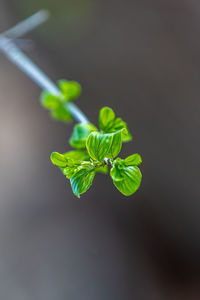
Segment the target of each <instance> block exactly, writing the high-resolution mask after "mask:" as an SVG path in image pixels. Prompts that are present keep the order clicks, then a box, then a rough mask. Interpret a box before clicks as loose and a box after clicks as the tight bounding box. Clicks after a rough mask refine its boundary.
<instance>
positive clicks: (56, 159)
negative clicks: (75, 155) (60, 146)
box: [51, 152, 68, 167]
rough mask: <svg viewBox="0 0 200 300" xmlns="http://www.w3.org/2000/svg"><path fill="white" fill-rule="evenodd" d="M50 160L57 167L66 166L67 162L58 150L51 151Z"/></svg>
mask: <svg viewBox="0 0 200 300" xmlns="http://www.w3.org/2000/svg"><path fill="white" fill-rule="evenodd" d="M51 161H52V163H53V164H54V165H56V166H58V167H66V166H67V163H68V160H67V159H66V158H65V156H64V155H63V154H60V153H58V152H52V153H51Z"/></svg>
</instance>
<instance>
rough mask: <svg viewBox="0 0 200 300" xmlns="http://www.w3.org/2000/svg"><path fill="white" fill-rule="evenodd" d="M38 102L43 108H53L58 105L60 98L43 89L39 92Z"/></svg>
mask: <svg viewBox="0 0 200 300" xmlns="http://www.w3.org/2000/svg"><path fill="white" fill-rule="evenodd" d="M40 102H41V105H42V106H43V107H44V108H47V109H55V108H57V107H59V105H60V98H59V97H57V96H55V95H52V94H50V93H48V92H46V91H44V92H42V93H41V96H40Z"/></svg>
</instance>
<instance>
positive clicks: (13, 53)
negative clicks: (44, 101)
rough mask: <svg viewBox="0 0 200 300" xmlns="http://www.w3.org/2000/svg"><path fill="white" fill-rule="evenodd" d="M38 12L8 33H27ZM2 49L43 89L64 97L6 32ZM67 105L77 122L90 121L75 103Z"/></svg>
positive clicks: (2, 37)
mask: <svg viewBox="0 0 200 300" xmlns="http://www.w3.org/2000/svg"><path fill="white" fill-rule="evenodd" d="M39 13H40V12H39ZM39 13H38V14H39ZM38 14H35V15H33V16H32V17H30V18H28V19H26V20H25V21H23V22H21V23H19V24H18V25H16V26H15V27H14V28H13V29H10V30H8V31H6V35H8V33H9V32H10V34H11V33H15V37H20V36H21V34H25V33H27V32H28V31H29V30H32V29H33V28H35V27H36V20H37V18H38ZM41 19H42V18H39V21H40V22H39V24H41ZM30 20H32V21H31V23H32V26H29V25H28V24H29V21H30ZM43 20H44V18H43ZM39 24H38V25H39ZM33 25H34V26H33ZM23 26H25V27H24V30H23ZM28 29H29V30H28ZM18 30H19V31H18ZM0 51H1V52H2V53H3V54H4V55H5V56H6V57H7V58H8V60H10V61H11V62H12V63H13V64H15V65H16V66H17V67H18V68H19V69H20V70H21V71H23V72H24V73H25V74H26V75H27V76H28V77H30V78H31V79H32V80H33V81H34V82H35V83H36V84H37V85H38V86H40V87H41V88H42V89H43V90H45V91H48V92H50V93H52V94H54V95H59V96H60V97H62V95H61V93H60V90H59V89H58V87H57V86H56V84H55V83H54V82H53V81H52V80H51V79H50V78H49V77H48V76H47V75H46V74H45V73H44V72H43V71H42V70H41V69H40V68H39V67H38V66H37V65H36V64H35V63H34V62H32V61H31V59H30V58H28V57H27V56H26V55H25V54H24V53H23V52H22V51H21V50H20V49H19V48H18V47H17V46H16V45H15V44H14V43H13V41H12V40H11V39H9V38H7V37H5V33H4V34H1V35H0ZM66 106H67V109H68V110H69V111H70V113H71V114H72V116H73V117H74V119H76V121H77V122H79V123H88V122H89V121H88V119H87V117H86V116H85V115H84V114H83V113H82V111H81V110H80V109H79V108H78V107H77V106H76V105H75V104H73V103H67V104H66Z"/></svg>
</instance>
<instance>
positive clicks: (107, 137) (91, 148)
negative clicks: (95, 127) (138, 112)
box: [86, 131, 122, 161]
mask: <svg viewBox="0 0 200 300" xmlns="http://www.w3.org/2000/svg"><path fill="white" fill-rule="evenodd" d="M121 146H122V131H118V132H115V133H107V134H106V133H105V134H103V133H100V132H92V133H91V134H90V135H89V137H88V139H87V142H86V147H87V150H88V153H89V155H90V157H91V158H92V159H93V160H97V161H102V160H103V159H104V158H105V157H107V158H114V157H115V156H117V155H118V153H119V152H120V150H121Z"/></svg>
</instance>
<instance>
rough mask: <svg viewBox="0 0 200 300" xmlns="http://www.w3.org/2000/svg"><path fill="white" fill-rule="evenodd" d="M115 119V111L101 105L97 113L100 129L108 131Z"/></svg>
mask: <svg viewBox="0 0 200 300" xmlns="http://www.w3.org/2000/svg"><path fill="white" fill-rule="evenodd" d="M114 120H115V113H114V111H113V110H112V109H111V108H110V107H103V108H102V109H101V110H100V113H99V127H100V129H101V130H102V131H104V132H108V131H109V129H110V128H112V125H113V122H114Z"/></svg>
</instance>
